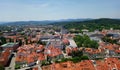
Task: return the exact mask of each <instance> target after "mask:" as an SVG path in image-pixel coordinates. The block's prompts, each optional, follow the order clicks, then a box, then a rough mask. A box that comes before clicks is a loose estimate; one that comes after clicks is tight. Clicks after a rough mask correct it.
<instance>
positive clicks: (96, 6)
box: [0, 0, 120, 21]
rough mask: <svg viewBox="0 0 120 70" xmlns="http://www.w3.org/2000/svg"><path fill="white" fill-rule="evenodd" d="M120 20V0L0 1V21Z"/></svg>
mask: <svg viewBox="0 0 120 70" xmlns="http://www.w3.org/2000/svg"><path fill="white" fill-rule="evenodd" d="M69 18H120V0H0V21H24V20H27V21H29V20H57V19H69Z"/></svg>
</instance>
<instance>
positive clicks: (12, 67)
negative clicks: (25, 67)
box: [5, 53, 16, 70]
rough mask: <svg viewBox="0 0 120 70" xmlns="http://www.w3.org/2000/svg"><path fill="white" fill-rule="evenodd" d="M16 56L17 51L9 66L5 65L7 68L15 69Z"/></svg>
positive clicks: (6, 69)
mask: <svg viewBox="0 0 120 70" xmlns="http://www.w3.org/2000/svg"><path fill="white" fill-rule="evenodd" d="M15 57H16V53H14V56H13V57H12V59H11V62H10V65H9V67H5V70H15V68H14V67H15Z"/></svg>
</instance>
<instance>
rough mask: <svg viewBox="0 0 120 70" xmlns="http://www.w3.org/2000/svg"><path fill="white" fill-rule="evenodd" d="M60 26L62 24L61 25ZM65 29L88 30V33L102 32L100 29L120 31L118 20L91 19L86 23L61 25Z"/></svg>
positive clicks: (119, 21)
mask: <svg viewBox="0 0 120 70" xmlns="http://www.w3.org/2000/svg"><path fill="white" fill-rule="evenodd" d="M61 24H62V23H61ZM63 25H64V27H65V28H67V29H75V30H81V29H88V30H90V31H93V30H96V29H98V30H102V29H110V28H113V29H120V19H108V18H102V19H93V20H88V21H80V22H69V23H67V24H63Z"/></svg>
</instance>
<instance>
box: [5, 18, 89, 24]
mask: <svg viewBox="0 0 120 70" xmlns="http://www.w3.org/2000/svg"><path fill="white" fill-rule="evenodd" d="M85 20H91V19H61V20H44V21H16V22H6V23H4V25H46V24H54V23H59V22H60V23H61V22H76V21H85Z"/></svg>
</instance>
